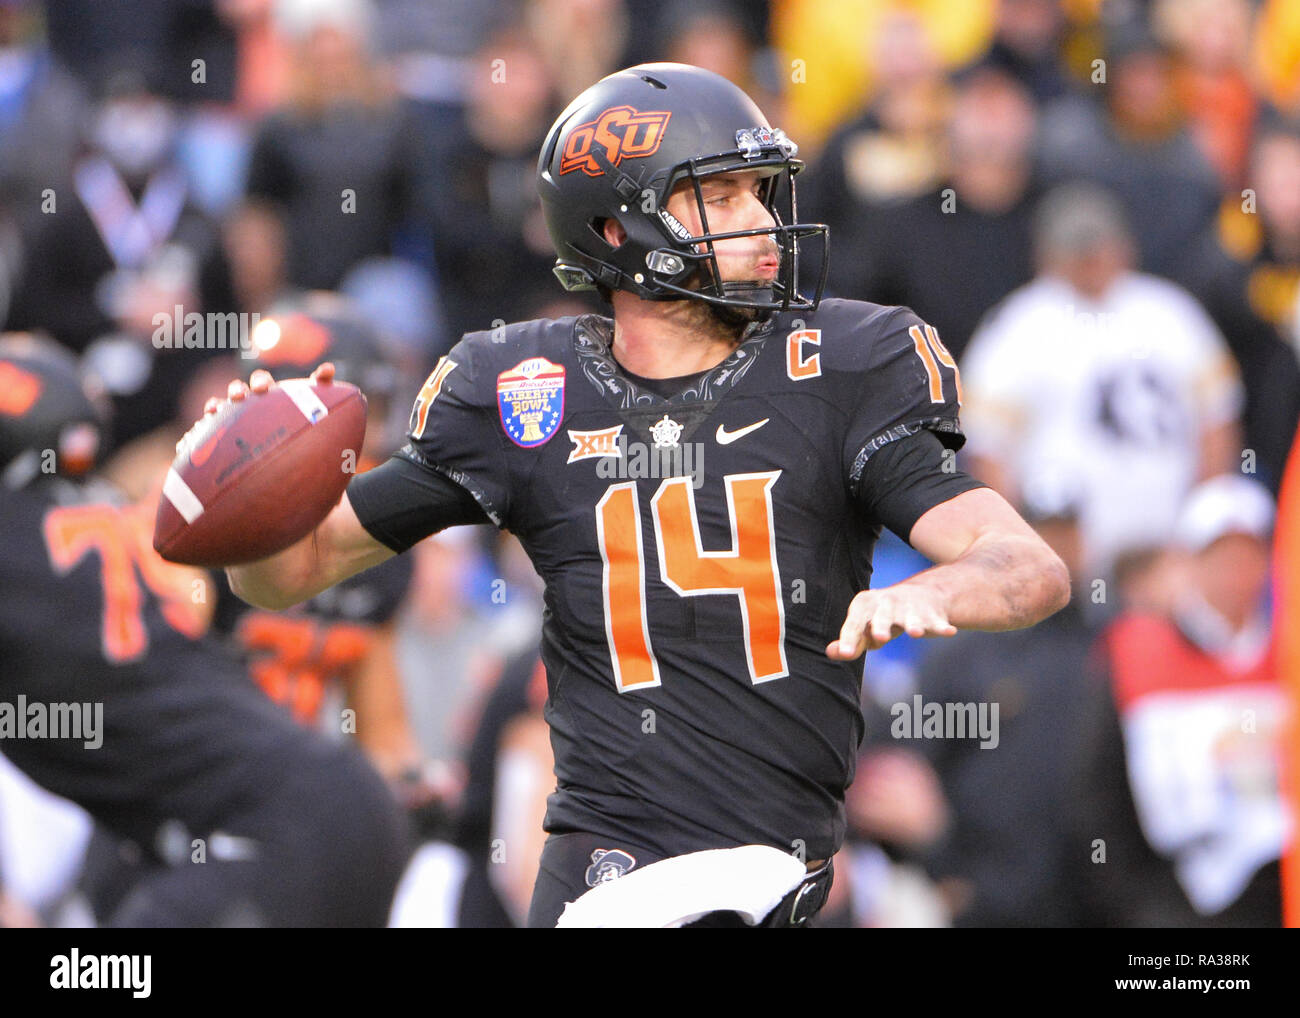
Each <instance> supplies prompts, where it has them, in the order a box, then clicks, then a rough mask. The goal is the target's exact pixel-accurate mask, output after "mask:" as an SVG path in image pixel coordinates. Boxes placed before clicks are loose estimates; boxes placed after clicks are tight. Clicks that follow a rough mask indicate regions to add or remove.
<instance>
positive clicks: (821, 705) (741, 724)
mask: <svg viewBox="0 0 1300 1018" xmlns="http://www.w3.org/2000/svg"><path fill="white" fill-rule="evenodd" d="M796 151H797V149H796V146H795V145H794V143H793V142H792V141H791V140H790V139H788V138H787V137H786V136H785V135H784V133H783V132H781V131H780V130H777V129H774V128H772V127H771V126H770V125H769V124H768V123H767V121H766V120H765V119H764V117H763V114H762V113H761V112H760V111H759V109H758V107H757V106H756V105H755V104H754V103H753V102H752V100H750V99H749V97H748V96H746V95H745V94H744V93H743V92H742V91H740V90H739V89H738V88H736V87H735V86H734V85H732V84H731V83H730V82H728V81H726V80H725V79H723V78H721V77H718V76H717V75H714V74H711V73H708V72H705V71H702V70H700V69H698V68H693V67H687V66H683V65H678V64H647V65H642V66H639V67H633V68H630V69H627V70H624V71H620V72H618V73H616V74H613V75H610V76H609V77H607V78H605V79H603V80H601V81H600V82H598V83H596V84H595V85H593V86H592V87H591V88H589V89H588V90H587V91H585V92H584V93H583V94H582V95H580V96H579V97H578V98H577V99H575V100H574V101H573V103H571V104H570V105H569V107H568V108H567V109H566V110H565V111H564V112H563V113H562V114H561V115H560V117H559V119H558V120H557V121H556V123H555V125H554V126H553V127H552V129H551V131H550V133H549V135H548V137H547V139H546V141H545V143H544V145H543V148H542V152H541V155H540V159H539V163H538V187H539V189H540V192H541V198H542V203H543V209H544V212H545V215H546V221H547V226H548V228H549V230H550V234H551V238H552V240H553V241H554V244H555V247H556V251H557V254H558V260H557V265H556V269H555V271H556V275H557V276H558V277H559V279H560V281H561V282H562V283H563V284H564V285H565V286H566V287H568V288H570V289H596V290H598V291H599V292H600V293H601V295H602V296H603V297H605V298H606V299H607V300H608V301H609V303H610V304H611V305H612V316H611V317H603V316H599V315H582V316H577V317H573V318H564V319H560V320H545V321H531V322H522V323H517V324H513V325H509V326H506V327H505V328H504V329H497V330H493V331H491V332H479V333H471V334H469V335H467V336H465V337H464V338H463V339H462V340H461V342H460V343H459V344H458V345H457V346H456V347H454V348H453V349H452V350H451V352H450V353H449V354H448V355H447V356H446V357H444V358H443V359H442V360H441V361H440V362H439V364H438V365H437V367H436V368H435V369H434V371H433V373H432V374H431V375H430V377H429V379H428V380H427V381H426V382H425V383H424V386H423V388H422V389H421V390H420V392H419V394H418V396H417V397H416V399H415V405H414V408H413V410H412V413H411V420H410V430H409V434H408V436H407V438H408V442H407V444H406V446H405V447H404V448H403V449H401V450H400V451H399V452H398V453H396V454H395V455H394V456H393V457H392V458H391V459H390V460H389V461H388V462H386V463H385V464H383V465H381V466H379V467H377V468H375V469H374V470H371V471H369V472H368V473H366V474H364V475H362V476H359V477H357V478H356V479H355V480H353V481H352V482H351V484H350V486H349V487H348V490H347V493H346V495H345V497H344V498H343V499H342V500H341V501H340V503H339V505H338V506H337V507H336V508H335V509H334V510H333V511H332V513H331V514H330V515H329V517H328V518H326V520H325V521H324V522H323V523H322V524H321V525H320V527H319V528H318V529H317V530H316V532H315V533H314V535H312V536H310V537H308V538H307V539H305V540H303V541H301V542H300V543H299V544H297V545H294V546H293V547H291V548H289V549H288V550H286V551H284V552H282V553H280V554H279V555H276V556H274V557H272V558H269V559H266V560H264V561H262V562H256V563H253V564H250V565H245V566H240V567H234V568H230V569H229V570H228V573H229V576H230V580H231V583H232V586H233V588H234V590H235V592H236V593H237V594H239V596H240V597H242V598H244V599H245V600H247V601H249V602H251V603H253V604H255V605H258V606H260V607H263V608H269V609H282V608H286V607H288V606H290V605H293V604H296V603H298V602H301V601H303V600H305V599H307V598H310V597H313V596H315V595H316V594H318V593H319V592H320V591H322V590H323V589H325V588H326V587H329V586H331V585H333V584H335V583H338V582H340V581H341V580H343V579H345V578H347V577H349V576H351V575H354V574H355V573H357V572H359V571H361V570H363V569H367V568H369V567H372V566H374V565H376V564H378V563H380V562H382V561H384V560H385V559H387V558H389V557H390V556H392V555H394V554H398V553H401V552H403V551H405V550H406V549H408V548H410V547H411V546H412V545H413V544H415V543H416V542H418V541H420V540H421V539H423V538H424V537H427V536H428V535H429V534H432V533H434V532H436V531H438V530H440V529H442V528H445V527H449V526H453V525H457V524H468V523H481V522H484V521H491V522H492V523H494V524H496V525H497V526H498V527H502V528H506V529H508V530H510V531H511V532H512V533H514V534H515V535H516V536H517V537H518V538H519V540H520V541H521V542H522V543H523V546H524V548H525V549H526V550H527V552H528V554H529V556H530V557H531V559H532V562H533V564H534V566H535V567H536V569H537V571H538V573H539V574H540V575H541V577H542V578H543V580H544V581H545V583H546V615H545V620H544V631H543V640H542V656H543V660H544V662H545V666H546V673H547V682H548V692H549V696H548V700H547V704H546V717H547V720H548V721H549V723H550V726H551V739H552V745H553V748H554V753H555V774H556V790H555V792H554V794H553V795H552V796H551V797H550V800H549V802H548V809H547V816H546V829H547V831H548V832H549V839H548V841H547V844H546V847H545V850H544V852H543V856H542V863H541V872H540V874H539V876H538V880H537V884H536V889H535V892H534V897H533V903H532V909H531V913H530V916H529V924H530V925H533V926H554V925H555V924H556V921H557V919H558V917H559V916H560V915H561V913H562V912H563V910H564V909H565V905H566V903H568V902H573V901H575V900H576V899H577V898H579V897H580V896H582V895H583V894H584V893H585V892H587V891H588V888H590V887H596V886H597V885H598V884H604V883H605V882H607V881H609V880H610V879H611V878H619V879H620V880H621V878H622V877H624V876H626V875H628V874H629V873H635V872H636V870H637V869H638V868H639V869H643V870H644V869H645V868H646V867H647V866H649V865H651V864H653V863H656V862H658V861H662V860H667V859H675V857H679V856H682V855H685V854H688V853H696V852H701V851H704V850H709V849H730V848H740V847H741V846H753V845H757V846H768V847H769V848H774V849H780V850H781V851H782V852H785V853H793V854H794V855H796V856H797V857H798V858H799V859H801V860H806V865H807V878H806V880H805V881H804V883H803V885H801V886H800V887H798V888H796V889H795V891H792V892H791V894H792V895H795V898H794V900H795V901H796V907H795V908H793V909H788V908H781V909H774V910H773V912H772V913H771V916H770V917H769V921H767V922H765V925H799V924H801V923H803V922H804V921H805V920H806V919H807V918H808V916H809V915H810V914H811V913H812V912H815V911H816V908H817V907H819V905H820V903H821V902H822V901H823V900H824V895H825V890H826V888H827V887H828V885H829V880H830V870H829V866H828V861H829V860H830V858H831V856H833V855H834V853H835V851H836V850H837V849H838V848H839V846H840V843H841V841H842V840H843V838H844V833H845V814H844V793H845V789H846V788H847V787H848V785H849V783H850V782H851V781H852V779H853V767H854V760H855V756H856V752H857V748H858V743H859V740H860V738H861V735H862V716H861V713H860V710H859V691H860V685H861V674H862V664H861V661H860V658H861V656H862V655H863V653H864V652H866V651H868V650H871V649H874V648H877V647H880V646H881V645H882V644H884V643H886V642H887V641H889V640H890V639H892V638H893V637H895V636H898V635H900V634H902V633H907V634H908V635H910V636H914V637H927V636H951V635H952V634H953V633H955V632H956V631H957V630H958V629H963V628H970V629H983V630H1007V629H1015V628H1019V627H1023V626H1029V625H1033V624H1034V623H1036V622H1038V621H1039V620H1041V619H1043V618H1044V617H1046V616H1048V615H1050V614H1051V613H1052V612H1054V611H1056V610H1058V609H1059V608H1061V607H1062V606H1063V605H1064V604H1065V603H1066V601H1067V600H1068V599H1069V577H1068V575H1067V573H1066V570H1065V567H1064V566H1063V565H1062V563H1061V561H1060V560H1059V559H1058V558H1057V557H1056V556H1055V555H1054V554H1053V553H1052V552H1051V551H1050V549H1048V548H1047V546H1046V545H1045V544H1044V543H1043V542H1042V541H1040V540H1039V538H1038V537H1037V536H1036V535H1035V533H1034V532H1033V531H1032V530H1031V529H1030V527H1029V526H1028V525H1027V524H1026V523H1025V522H1024V521H1023V520H1022V519H1021V518H1020V517H1019V516H1018V515H1017V514H1016V512H1015V511H1014V510H1013V509H1012V508H1011V507H1010V506H1009V505H1008V504H1007V503H1006V502H1005V501H1003V500H1002V498H1000V497H999V496H998V495H997V494H995V493H994V492H993V491H992V490H990V489H989V488H987V487H984V486H982V485H980V484H979V483H978V482H976V481H974V480H973V479H972V478H970V477H968V476H967V475H965V474H963V473H962V472H960V471H958V470H956V469H955V468H954V465H953V459H952V455H953V452H952V451H953V450H956V449H957V448H959V447H960V445H961V443H962V441H963V436H962V433H961V430H960V427H959V424H958V408H959V405H960V399H961V393H960V381H959V379H958V375H957V368H956V365H955V364H954V362H953V359H952V357H951V356H950V355H949V354H948V352H947V350H945V349H944V346H943V344H942V342H941V341H940V339H939V337H938V335H937V334H936V332H935V331H934V329H932V328H930V327H929V326H927V325H926V323H925V322H924V321H922V320H921V319H920V318H919V317H918V316H917V315H916V314H914V313H913V312H912V311H911V310H910V309H908V308H903V307H884V306H880V305H876V304H869V303H863V302H859V301H852V300H830V299H827V300H824V301H823V300H822V299H821V297H822V292H821V291H822V282H820V281H819V282H816V283H815V284H814V285H813V286H812V287H811V292H810V293H805V291H804V290H803V289H802V287H801V279H800V265H799V261H800V258H799V255H800V250H801V247H803V246H804V245H820V246H823V247H824V245H825V241H826V232H827V231H826V227H824V226H819V225H814V224H806V223H801V222H799V221H798V218H797V209H796V204H795V196H794V176H795V174H796V173H797V172H798V171H799V170H800V169H801V168H802V164H801V163H800V162H799V161H798V160H797V159H796V158H795V155H796ZM821 253H822V254H823V257H822V258H821V259H820V264H821V266H822V274H821V276H822V280H824V278H825V271H824V269H825V264H826V263H825V258H824V254H825V252H824V250H823V251H822V252H821ZM503 283H504V281H503ZM315 377H316V378H317V380H318V381H328V380H329V379H330V378H331V377H332V371H331V368H330V366H329V365H322V366H321V368H319V369H318V370H317V372H316V376H315ZM271 384H272V381H271V379H270V377H269V376H268V375H264V374H260V373H259V374H258V375H255V376H254V377H253V378H252V379H251V388H250V387H246V386H244V385H242V384H240V383H232V385H231V389H230V394H229V395H230V398H232V399H246V398H250V396H251V397H252V398H256V396H255V394H257V393H260V392H265V391H266V389H267V388H268V387H269V386H270V385H271ZM213 405H215V403H214V404H213ZM688 443H690V444H691V446H692V448H693V449H694V451H695V455H694V457H693V458H691V460H690V461H691V462H692V463H693V464H694V469H693V470H691V469H688V470H686V471H685V472H683V473H681V474H680V475H678V476H673V475H672V473H671V471H669V472H667V475H666V474H665V472H664V471H662V470H661V471H650V472H647V471H630V470H629V471H624V472H620V471H619V469H618V466H619V463H620V461H627V460H630V459H631V458H632V457H633V455H634V454H636V453H644V451H645V450H651V451H659V452H662V451H664V450H676V449H683V448H685V447H686V445H687V444H688ZM679 459H680V460H681V461H683V462H685V461H686V460H687V457H679ZM881 527H889V528H890V529H891V530H892V531H894V532H895V533H897V534H898V535H900V536H901V537H902V538H904V539H905V540H907V541H908V542H910V543H911V544H912V546H913V547H915V548H916V549H918V550H919V551H920V552H922V553H923V554H924V555H926V556H927V557H928V558H929V559H931V560H932V561H933V562H935V563H936V565H935V566H934V567H933V568H931V569H928V570H926V571H924V572H922V573H919V574H917V575H916V576H913V577H911V578H910V579H908V580H906V581H905V582H902V583H898V584H896V585H894V586H891V587H885V588H882V589H878V590H871V589H868V587H869V581H870V577H871V556H872V548H873V545H874V543H875V541H876V539H877V537H878V536H879V534H880V531H881ZM787 862H788V860H787ZM796 872H798V871H796ZM796 879H798V878H797V877H796ZM632 883H635V882H634V881H633V882H632ZM796 891H797V892H798V894H796V893H795V892H796ZM810 892H811V893H810ZM800 903H801V904H800ZM783 904H785V903H783ZM728 917H730V920H735V919H736V917H735V915H734V914H733V913H727V912H725V911H721V910H718V911H715V912H714V913H713V914H712V917H710V916H706V921H707V920H708V919H710V918H714V919H715V920H716V922H717V924H720V925H725V924H727V922H728V921H730V920H729V919H728ZM737 924H739V923H738V922H737Z"/></svg>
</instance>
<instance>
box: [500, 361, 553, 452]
mask: <svg viewBox="0 0 1300 1018" xmlns="http://www.w3.org/2000/svg"><path fill="white" fill-rule="evenodd" d="M497 409H498V410H500V412H501V427H503V428H504V429H505V432H506V434H507V435H508V436H509V437H510V441H512V442H514V443H515V445H518V446H522V447H523V448H525V449H532V448H533V447H534V446H538V445H542V444H543V443H545V442H548V441H550V439H551V438H552V437H554V435H555V432H556V431H557V430H558V429H559V427H560V421H561V420H562V419H563V417H564V365H563V364H552V363H551V362H550V361H548V360H547V359H546V358H545V357H530V358H529V359H528V360H526V361H521V362H520V363H519V364H516V365H515V366H514V367H513V368H511V369H510V370H509V371H503V372H501V374H499V375H497Z"/></svg>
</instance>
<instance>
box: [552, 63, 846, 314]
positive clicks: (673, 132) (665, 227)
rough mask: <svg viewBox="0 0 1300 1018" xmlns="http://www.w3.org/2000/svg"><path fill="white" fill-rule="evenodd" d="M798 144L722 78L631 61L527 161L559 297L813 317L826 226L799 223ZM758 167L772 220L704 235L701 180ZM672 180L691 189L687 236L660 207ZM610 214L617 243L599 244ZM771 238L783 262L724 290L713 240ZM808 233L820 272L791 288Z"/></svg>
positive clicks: (589, 93) (571, 109)
mask: <svg viewBox="0 0 1300 1018" xmlns="http://www.w3.org/2000/svg"><path fill="white" fill-rule="evenodd" d="M797 151H798V147H797V146H796V145H795V143H794V142H793V141H791V140H790V139H789V138H787V137H786V136H785V133H784V132H783V131H780V130H778V129H775V128H773V127H771V126H770V125H769V124H768V122H767V120H766V118H764V116H763V114H762V112H761V111H760V110H759V108H758V106H757V105H755V103H754V101H753V100H752V99H750V98H749V96H747V95H746V94H745V93H744V92H743V91H741V90H740V89H739V88H737V87H736V86H735V85H733V84H732V83H731V82H730V81H728V80H727V79H726V78H723V77H722V76H720V75H717V74H714V73H713V72H711V71H706V70H703V69H702V68H699V67H691V66H688V65H686V64H666V63H665V64H641V65H639V66H637V67H630V68H628V69H627V70H623V71H618V72H617V73H615V74H611V75H609V76H608V77H606V78H602V79H601V80H600V81H598V82H597V83H596V84H594V85H592V86H591V87H590V88H589V89H587V90H586V91H585V92H583V93H582V94H581V95H580V96H578V98H577V99H575V100H574V101H573V102H572V103H570V104H569V106H568V108H567V109H566V110H565V111H564V112H563V113H561V114H560V116H559V119H558V120H556V122H555V124H554V125H553V126H552V127H551V130H550V132H549V133H548V134H547V136H546V141H545V142H544V143H543V145H542V151H541V156H540V158H539V160H538V165H537V178H538V180H537V185H538V190H539V191H540V193H541V199H542V210H543V212H544V213H545V216H546V226H547V229H548V230H549V232H550V235H551V240H552V242H553V243H554V244H555V250H556V252H557V253H558V255H559V257H558V259H557V260H556V263H555V270H554V271H555V274H556V276H557V277H559V280H560V282H561V283H562V284H563V285H564V287H565V289H568V290H592V289H604V290H627V291H629V292H631V293H634V294H636V295H637V296H639V297H642V298H644V299H646V300H683V299H690V300H700V301H706V302H707V303H709V304H711V305H714V306H717V307H724V308H748V309H754V310H758V311H761V312H766V313H769V314H770V313H771V312H775V311H787V310H809V311H811V310H813V309H815V308H816V307H817V305H818V303H819V302H820V301H821V295H822V290H823V289H824V287H825V283H826V258H825V251H824V246H825V244H826V242H827V237H828V232H829V231H828V228H827V227H826V226H824V225H821V224H807V223H800V222H797V208H796V204H795V189H794V177H795V174H797V173H798V172H799V171H800V170H802V169H803V163H802V162H800V161H799V160H798V159H795V158H794V156H795V154H796V152H797ZM741 170H759V171H760V172H761V173H763V174H764V176H765V180H764V186H763V188H762V190H761V192H760V197H761V199H762V201H763V204H764V205H765V206H766V207H767V209H768V211H769V212H770V213H771V214H772V218H773V220H774V222H775V225H774V226H772V227H770V228H767V229H757V230H740V231H734V232H730V233H711V232H710V231H709V221H708V216H707V214H706V213H705V208H704V197H703V194H702V193H701V190H700V181H701V180H702V179H703V178H705V177H708V176H710V175H713V174H718V173H728V172H737V171H741ZM682 181H688V182H689V183H690V185H691V187H692V188H693V189H694V192H695V201H696V203H697V205H698V208H699V215H700V222H701V224H702V225H703V229H704V233H703V235H702V236H699V237H692V236H691V234H690V233H689V231H688V230H687V229H686V227H685V226H684V225H683V224H682V223H681V222H680V221H679V220H678V219H677V217H675V216H673V215H672V214H671V213H670V212H669V211H668V208H667V203H668V197H669V195H670V194H672V192H673V189H674V188H675V187H676V186H677V185H678V184H679V183H681V182H682ZM611 218H612V219H616V220H618V222H619V223H620V224H622V226H623V229H624V230H625V231H626V233H627V240H626V241H625V242H624V243H623V244H621V245H620V246H619V247H614V246H613V245H611V244H610V243H609V242H608V241H606V240H605V237H604V233H603V226H604V222H605V220H607V219H611ZM762 234H770V235H771V236H772V238H773V239H774V240H775V241H776V244H777V247H778V249H779V250H780V257H781V266H780V270H779V271H778V273H777V277H776V279H775V280H774V281H773V282H772V283H770V284H764V285H756V284H755V283H753V282H750V283H725V282H723V280H722V278H721V275H720V273H719V270H718V262H717V257H716V255H715V253H714V244H715V243H716V242H717V241H719V240H726V239H729V238H732V237H748V236H758V235H762ZM810 238H818V239H820V241H821V244H822V245H823V252H822V255H823V256H822V258H821V259H820V261H821V274H820V278H819V279H818V280H817V283H816V287H815V289H814V291H813V292H812V294H811V295H806V294H805V293H804V292H803V290H802V288H801V280H800V278H799V245H800V242H801V241H804V240H808V239H810Z"/></svg>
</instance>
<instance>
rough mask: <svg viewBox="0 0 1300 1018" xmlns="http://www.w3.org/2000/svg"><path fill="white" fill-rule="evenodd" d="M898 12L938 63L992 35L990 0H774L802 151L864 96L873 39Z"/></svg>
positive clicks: (954, 61) (972, 53) (976, 48)
mask: <svg viewBox="0 0 1300 1018" xmlns="http://www.w3.org/2000/svg"><path fill="white" fill-rule="evenodd" d="M898 12H904V13H906V12H911V13H914V14H915V15H916V16H917V18H918V19H919V20H920V22H921V25H922V26H923V28H924V30H925V32H926V35H927V37H928V39H929V42H930V45H931V47H932V48H933V50H934V52H935V55H936V56H937V58H938V60H939V63H940V64H941V65H942V66H943V67H945V68H951V67H959V66H961V65H962V64H965V63H967V62H968V61H970V60H973V59H974V58H976V57H978V56H979V55H980V54H982V53H983V52H984V51H985V49H987V48H988V45H989V43H990V41H991V40H992V38H993V29H994V19H995V16H996V13H997V2H996V0H774V2H773V4H772V40H773V43H774V45H775V46H776V48H777V50H778V51H779V52H780V54H781V59H782V63H781V66H782V69H783V73H784V77H785V89H786V95H787V99H788V101H787V107H786V108H787V109H788V110H789V115H790V120H791V122H790V124H789V125H788V126H787V125H782V126H784V127H785V130H786V132H787V133H788V134H790V136H791V137H793V138H794V139H795V140H796V141H798V142H799V144H800V145H801V146H805V147H806V149H807V150H808V151H810V152H811V151H812V150H816V149H818V148H820V147H821V145H822V143H823V142H825V140H826V138H827V137H828V136H829V135H830V134H831V133H832V132H833V131H834V130H835V128H836V127H838V126H839V125H840V124H841V123H843V122H844V121H845V120H847V119H849V118H850V117H851V116H852V115H853V114H855V113H857V112H858V111H859V110H860V109H861V108H862V107H863V106H864V105H866V103H867V101H868V100H869V99H870V97H871V94H872V91H873V88H874V85H875V66H874V64H875V61H874V55H873V52H872V51H873V41H874V38H875V36H876V34H877V31H878V29H879V26H880V24H881V23H882V22H883V21H884V19H885V18H887V17H889V16H890V15H893V14H896V13H898Z"/></svg>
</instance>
